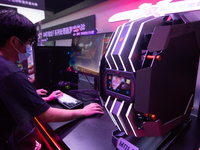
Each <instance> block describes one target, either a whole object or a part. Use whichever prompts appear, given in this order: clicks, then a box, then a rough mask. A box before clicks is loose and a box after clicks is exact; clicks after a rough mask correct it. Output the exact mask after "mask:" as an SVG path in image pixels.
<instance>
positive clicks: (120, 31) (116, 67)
mask: <svg viewBox="0 0 200 150" xmlns="http://www.w3.org/2000/svg"><path fill="white" fill-rule="evenodd" d="M124 26H125V24H123V25H122V29H121V31H120V33H119V36H118V37H117V40H116V42H115V46H114V47H113V49H112V52H111V54H110V55H111V58H112V60H113V62H114V64H115V67H116V69H117V70H119V68H118V66H117V63H116V61H115V59H114V57H113V52H114V50H115V47H116V45H117V43H118V41H119V38H120V35H121V33H122V31H123V28H124Z"/></svg>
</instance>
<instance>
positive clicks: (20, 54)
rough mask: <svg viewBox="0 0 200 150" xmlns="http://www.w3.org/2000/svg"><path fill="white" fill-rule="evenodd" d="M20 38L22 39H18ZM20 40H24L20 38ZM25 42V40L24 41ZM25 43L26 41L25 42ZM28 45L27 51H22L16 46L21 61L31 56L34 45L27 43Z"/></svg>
mask: <svg viewBox="0 0 200 150" xmlns="http://www.w3.org/2000/svg"><path fill="white" fill-rule="evenodd" d="M18 40H20V39H18ZM20 42H22V41H21V40H20ZM22 43H23V42H22ZM23 44H24V43H23ZM24 45H25V44H24ZM25 46H26V52H25V53H20V52H19V51H18V50H17V49H16V48H15V47H14V48H15V50H16V51H17V52H18V57H19V61H20V62H22V61H24V60H26V59H27V58H28V57H29V56H31V54H32V46H30V45H25Z"/></svg>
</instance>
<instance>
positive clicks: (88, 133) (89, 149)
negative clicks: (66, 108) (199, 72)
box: [49, 93, 200, 150]
mask: <svg viewBox="0 0 200 150" xmlns="http://www.w3.org/2000/svg"><path fill="white" fill-rule="evenodd" d="M70 95H72V96H75V95H74V93H71V94H70ZM91 102H95V101H94V98H93V101H92V100H91V99H90V101H87V100H86V99H85V100H84V105H87V104H88V103H91ZM50 105H51V106H52V107H57V108H62V106H61V105H59V104H58V103H56V102H52V103H50ZM104 113H105V114H104V115H95V116H91V117H87V118H81V119H77V120H74V121H71V122H60V123H49V125H50V126H51V128H52V129H53V130H54V131H55V133H56V134H57V135H58V136H59V137H60V138H61V139H62V140H63V142H64V143H65V144H66V145H67V146H68V147H69V148H70V149H71V150H116V147H115V145H114V144H113V142H112V133H113V131H115V130H116V129H117V127H116V126H115V125H114V123H113V122H112V120H111V118H110V116H109V115H108V113H107V111H106V110H105V109H104ZM191 120H192V121H191V123H190V124H189V125H188V126H187V127H186V128H185V129H184V130H183V132H181V134H180V135H179V137H178V138H177V139H176V140H175V143H173V144H172V145H171V147H170V150H177V149H181V150H198V149H199V147H200V128H199V125H200V120H198V119H197V117H194V116H191ZM142 139H144V140H142ZM156 139H157V140H158V139H159V138H156V137H152V138H148V137H142V138H136V137H134V136H129V137H127V140H128V141H129V142H130V143H132V144H133V145H137V143H140V144H142V145H143V147H144V149H142V148H141V149H140V150H146V148H147V147H148V150H150V149H151V148H150V146H152V143H155V141H156ZM141 141H142V142H141ZM148 141H150V142H148ZM161 149H162V148H161ZM151 150H155V149H151Z"/></svg>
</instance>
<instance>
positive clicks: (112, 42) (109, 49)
mask: <svg viewBox="0 0 200 150" xmlns="http://www.w3.org/2000/svg"><path fill="white" fill-rule="evenodd" d="M119 28H120V26H119V27H117V30H116V33H117V32H118V30H119ZM116 36H117V34H114V36H113V38H112V39H115V37H116ZM114 42H116V41H114V40H111V43H110V45H109V47H108V50H107V52H106V54H105V59H106V61H107V63H108V66H109V68H110V69H112V66H111V65H110V62H109V60H108V58H107V57H108V54H110V55H111V52H112V50H111V47H112V45H113V44H114ZM110 51H111V52H110ZM109 52H110V53H109Z"/></svg>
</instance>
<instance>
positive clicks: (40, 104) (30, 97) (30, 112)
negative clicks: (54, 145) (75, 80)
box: [0, 10, 104, 149]
mask: <svg viewBox="0 0 200 150" xmlns="http://www.w3.org/2000/svg"><path fill="white" fill-rule="evenodd" d="M35 35H36V29H35V26H34V25H33V23H32V22H31V21H29V20H28V19H27V18H26V17H24V16H23V15H21V14H18V13H17V12H15V11H11V10H10V11H2V12H0V110H1V111H0V147H1V149H3V147H4V146H5V143H11V147H10V148H11V149H19V147H18V145H17V144H18V139H22V138H23V136H25V135H26V134H27V133H26V132H28V131H30V130H31V129H32V128H30V126H28V127H24V126H26V125H27V124H30V122H32V120H33V119H34V117H37V118H39V119H41V120H42V121H44V122H47V123H48V122H60V121H68V120H72V119H77V118H80V117H87V116H91V115H94V114H103V113H104V112H103V108H102V107H101V106H100V105H98V104H96V103H92V104H89V105H87V106H85V107H84V108H83V109H76V110H67V109H58V108H52V107H50V106H49V105H48V104H47V103H46V101H44V100H43V99H42V98H41V97H40V96H39V95H38V94H37V92H36V90H35V88H34V86H33V85H32V84H31V83H30V81H29V80H28V76H27V74H26V73H24V72H23V71H22V70H21V69H19V68H18V67H17V66H16V65H15V64H14V62H16V61H23V60H25V59H27V57H28V56H29V55H30V53H31V50H32V43H33V38H34V37H35ZM60 95H62V93H61V92H58V91H57V92H55V93H54V94H53V96H54V97H55V98H56V97H58V96H60ZM24 129H27V131H23V130H24ZM19 132H20V134H18V135H17V133H19ZM22 133H23V134H22Z"/></svg>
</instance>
